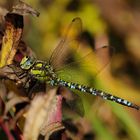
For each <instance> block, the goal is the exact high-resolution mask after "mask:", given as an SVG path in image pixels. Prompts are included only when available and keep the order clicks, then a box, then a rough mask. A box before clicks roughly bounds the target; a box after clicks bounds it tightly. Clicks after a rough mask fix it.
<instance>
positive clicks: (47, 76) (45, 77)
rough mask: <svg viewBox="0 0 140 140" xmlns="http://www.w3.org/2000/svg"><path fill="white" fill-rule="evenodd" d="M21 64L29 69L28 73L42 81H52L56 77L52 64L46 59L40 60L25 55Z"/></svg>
mask: <svg viewBox="0 0 140 140" xmlns="http://www.w3.org/2000/svg"><path fill="white" fill-rule="evenodd" d="M20 66H21V68H22V69H23V70H26V71H28V73H29V74H30V75H31V76H33V77H34V78H35V79H37V80H39V81H42V82H44V81H46V82H50V81H51V80H53V79H55V78H56V74H55V72H54V70H53V68H52V66H51V65H50V64H49V63H47V62H45V61H39V60H36V59H34V58H31V57H24V58H23V59H22V61H21V63H20Z"/></svg>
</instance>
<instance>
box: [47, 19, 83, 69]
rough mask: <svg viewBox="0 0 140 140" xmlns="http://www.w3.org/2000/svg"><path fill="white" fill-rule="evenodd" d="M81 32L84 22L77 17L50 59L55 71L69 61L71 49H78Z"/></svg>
mask: <svg viewBox="0 0 140 140" xmlns="http://www.w3.org/2000/svg"><path fill="white" fill-rule="evenodd" d="M81 31H82V21H81V19H80V18H79V17H76V18H74V19H73V20H72V22H71V23H70V25H69V26H68V28H67V29H66V31H65V33H64V35H63V37H62V39H61V41H60V42H59V44H58V45H57V46H56V48H55V49H54V51H53V53H52V55H51V57H50V60H49V62H50V64H51V65H52V66H53V67H54V69H57V68H58V67H60V66H61V64H63V62H64V61H66V59H68V57H67V54H68V52H69V50H70V49H72V48H75V47H76V48H78V46H79V37H80V34H81Z"/></svg>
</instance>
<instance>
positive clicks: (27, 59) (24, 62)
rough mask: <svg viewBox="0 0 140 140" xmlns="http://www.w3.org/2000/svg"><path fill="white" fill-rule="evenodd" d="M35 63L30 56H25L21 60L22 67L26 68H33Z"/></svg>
mask: <svg viewBox="0 0 140 140" xmlns="http://www.w3.org/2000/svg"><path fill="white" fill-rule="evenodd" d="M33 64H34V60H33V59H31V58H30V57H29V56H25V57H23V59H22V60H21V62H20V67H21V68H22V69H24V70H28V69H30V68H31V66H32V65H33Z"/></svg>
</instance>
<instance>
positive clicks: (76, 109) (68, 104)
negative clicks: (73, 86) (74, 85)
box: [59, 87, 84, 117]
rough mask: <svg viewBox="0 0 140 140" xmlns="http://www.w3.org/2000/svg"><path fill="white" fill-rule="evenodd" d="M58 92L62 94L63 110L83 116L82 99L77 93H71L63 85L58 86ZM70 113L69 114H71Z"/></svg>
mask: <svg viewBox="0 0 140 140" xmlns="http://www.w3.org/2000/svg"><path fill="white" fill-rule="evenodd" d="M59 92H60V94H61V95H62V96H63V98H64V100H63V110H64V111H65V112H72V113H73V114H75V113H76V114H78V115H80V116H81V117H83V116H84V106H83V102H82V99H81V98H80V96H79V95H77V94H75V93H73V92H72V91H70V90H68V89H67V88H65V87H60V88H59ZM72 113H71V114H72Z"/></svg>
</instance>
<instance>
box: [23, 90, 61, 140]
mask: <svg viewBox="0 0 140 140" xmlns="http://www.w3.org/2000/svg"><path fill="white" fill-rule="evenodd" d="M61 101H62V97H60V96H57V95H56V90H50V91H49V92H48V93H47V94H45V95H43V96H36V97H35V98H34V99H33V101H32V103H31V106H30V109H29V111H28V112H27V116H26V123H25V127H24V138H25V139H26V140H36V139H37V138H38V136H39V134H40V133H43V134H45V135H46V133H47V132H46V130H47V127H49V126H50V125H51V124H53V123H56V122H60V123H61V120H62V112H61V110H62V109H61V108H62V107H61V105H62V103H61ZM31 130H32V131H31Z"/></svg>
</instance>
